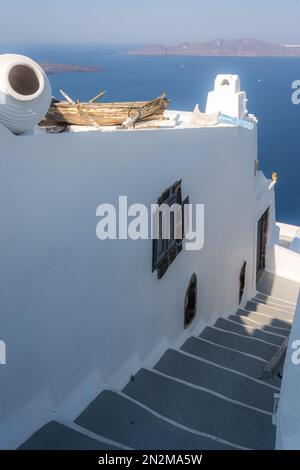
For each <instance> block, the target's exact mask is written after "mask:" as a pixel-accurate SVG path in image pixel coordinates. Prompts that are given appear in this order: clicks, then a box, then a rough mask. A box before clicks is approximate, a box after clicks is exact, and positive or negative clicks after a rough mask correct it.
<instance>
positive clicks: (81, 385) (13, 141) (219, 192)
mask: <svg viewBox="0 0 300 470" xmlns="http://www.w3.org/2000/svg"><path fill="white" fill-rule="evenodd" d="M256 158H257V155H256V130H254V131H253V132H252V131H247V130H245V129H241V128H235V127H223V128H215V129H213V128H208V129H205V128H202V129H178V130H176V129H175V130H155V131H149V130H148V131H135V132H126V131H124V132H112V133H98V132H83V133H77V134H60V135H35V136H23V137H15V136H12V135H11V134H9V133H8V132H7V131H6V130H5V129H4V128H2V127H1V128H0V175H1V176H0V177H1V184H0V213H1V230H0V302H1V309H0V338H1V339H3V340H4V341H5V342H6V345H7V365H6V366H1V367H0V383H1V385H0V404H1V405H0V446H1V447H14V446H16V445H18V444H19V443H20V442H21V441H22V440H23V439H24V438H25V437H26V436H28V435H29V434H30V433H31V432H32V431H34V430H35V429H36V428H37V427H38V426H39V425H41V424H43V423H44V422H46V421H48V420H49V419H53V418H55V417H56V416H57V415H58V416H64V417H66V418H67V419H72V418H74V417H75V416H76V415H77V414H78V413H79V412H80V411H81V410H82V409H83V407H84V406H85V405H86V404H87V403H89V401H90V400H92V399H93V398H94V397H95V396H96V395H97V393H99V391H100V390H101V388H102V387H104V386H105V385H107V384H108V385H111V386H114V387H121V386H123V385H124V384H125V383H126V381H127V380H128V379H129V377H130V374H132V373H135V372H136V371H137V370H138V368H140V367H141V366H142V365H152V364H153V363H154V361H155V360H156V359H157V358H158V357H159V356H160V354H162V352H163V351H164V350H165V349H166V348H167V347H168V346H169V345H179V344H181V343H182V342H183V341H184V339H185V338H186V337H188V336H190V335H192V334H194V333H195V334H198V333H199V332H200V331H201V329H202V328H203V327H204V326H205V325H207V324H209V323H213V322H214V321H215V319H216V318H217V317H218V316H220V315H228V314H231V313H233V312H235V311H236V309H237V307H238V293H239V274H240V269H241V267H242V264H243V262H244V260H246V261H247V283H246V292H245V297H244V299H245V300H246V298H247V297H249V296H250V295H251V294H252V292H253V290H254V278H255V276H254V271H253V265H254V260H255V240H256V226H255V223H256V219H257V214H256V209H255V205H256V203H255V177H254V161H255V159H256ZM179 178H182V189H183V196H185V195H189V196H190V202H191V203H204V204H205V246H204V249H203V250H202V251H200V252H186V251H185V252H182V253H181V254H180V255H179V257H178V258H177V259H176V260H175V262H174V263H173V264H172V265H171V267H170V268H169V270H168V272H167V274H166V275H165V277H164V278H163V279H162V280H160V281H159V280H157V276H156V274H155V273H154V274H152V272H151V256H152V243H151V241H113V240H112V241H99V240H98V239H97V238H96V224H97V218H96V207H97V206H98V204H100V203H102V202H108V203H113V204H114V203H117V201H118V196H119V195H128V197H129V201H128V202H129V203H134V202H141V203H146V204H149V205H150V204H151V203H155V202H156V200H157V198H158V196H160V194H161V193H162V191H163V190H164V189H165V188H166V187H167V186H169V185H170V184H172V183H173V182H175V181H176V180H177V179H179ZM193 272H196V273H197V275H198V313H197V318H196V321H195V322H194V323H193V325H192V326H191V327H190V328H189V329H188V330H187V331H185V332H184V330H183V303H184V296H185V292H186V289H187V287H188V282H189V279H190V276H191V275H192V273H193Z"/></svg>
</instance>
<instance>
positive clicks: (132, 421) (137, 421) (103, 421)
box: [76, 390, 232, 450]
mask: <svg viewBox="0 0 300 470" xmlns="http://www.w3.org/2000/svg"><path fill="white" fill-rule="evenodd" d="M171 419H172V416H171ZM76 423H77V424H79V425H80V426H82V427H85V428H86V429H89V430H90V431H92V432H94V433H97V434H101V435H103V436H106V437H107V438H110V439H114V440H118V441H119V442H122V443H123V444H126V445H127V446H129V447H131V448H134V449H144V450H146V449H151V450H159V449H169V450H171V449H183V450H188V449H189V450H192V449H205V450H209V449H219V450H225V449H232V447H230V446H229V445H226V444H223V443H222V442H217V441H215V440H212V439H210V438H207V437H205V436H201V435H199V434H197V433H195V432H190V431H188V430H187V429H184V428H183V427H180V426H176V425H174V424H172V423H171V422H169V421H168V420H165V419H162V418H161V417H159V416H157V415H156V414H153V413H152V412H151V411H149V410H147V409H146V408H145V407H143V406H139V405H138V404H136V403H134V402H133V401H131V400H130V399H128V398H127V397H126V396H123V395H120V394H117V393H115V392H112V391H109V390H105V391H104V392H102V393H101V394H100V395H99V396H98V397H97V398H96V399H95V400H94V401H93V402H92V403H91V404H90V405H89V406H88V407H87V408H86V409H85V410H84V411H83V412H82V413H81V414H80V416H79V417H78V418H77V419H76Z"/></svg>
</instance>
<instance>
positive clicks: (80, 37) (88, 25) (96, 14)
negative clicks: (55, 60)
mask: <svg viewBox="0 0 300 470" xmlns="http://www.w3.org/2000/svg"><path fill="white" fill-rule="evenodd" d="M0 1H1V16H2V21H1V28H0V43H68V44H69V43H87V44H88V43H107V44H113V43H115V44H122V43H124V44H126V43H127V44H128V43H136V44H138V43H141V44H142V43H149V42H151V43H157V42H159V43H165V44H174V43H179V42H185V41H187V42H188V41H203V40H208V39H214V38H242V37H248V38H249V37H254V38H257V39H263V40H267V41H271V42H277V43H286V44H300V27H299V25H300V0H151V1H148V0H14V1H13V2H10V1H9V0H0Z"/></svg>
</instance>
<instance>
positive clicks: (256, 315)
mask: <svg viewBox="0 0 300 470" xmlns="http://www.w3.org/2000/svg"><path fill="white" fill-rule="evenodd" d="M236 316H241V317H243V318H249V320H254V321H256V322H258V323H261V324H262V325H269V326H276V327H279V328H286V329H289V330H290V329H291V326H292V324H291V322H288V321H287V320H280V319H278V318H271V317H270V316H269V315H268V316H266V315H265V314H262V313H261V312H249V311H247V310H243V309H239V310H238V311H237V312H236Z"/></svg>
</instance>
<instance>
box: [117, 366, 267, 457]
mask: <svg viewBox="0 0 300 470" xmlns="http://www.w3.org/2000/svg"><path fill="white" fill-rule="evenodd" d="M195 387H196V386H190V385H187V384H185V383H180V382H178V381H175V380H173V379H171V378H169V377H165V376H162V375H160V374H159V373H156V372H153V371H149V370H145V369H142V370H140V372H138V374H137V375H136V376H135V378H134V380H133V381H132V382H130V383H129V384H128V385H127V386H126V387H125V389H124V393H125V394H127V395H128V396H130V397H132V398H134V399H135V400H138V401H139V402H141V403H143V404H144V405H146V406H148V407H150V408H152V409H153V410H155V411H156V412H157V413H160V414H162V415H164V416H167V417H168V418H170V419H173V420H175V421H176V422H178V423H180V424H182V425H184V426H188V427H190V428H193V429H196V430H199V431H201V432H206V433H209V434H211V435H214V436H216V437H219V438H222V439H226V440H227V441H230V442H232V443H235V444H237V445H240V446H244V447H246V448H252V449H274V443H275V428H274V427H273V426H272V416H271V414H268V413H267V412H261V411H258V410H256V409H250V408H248V407H246V406H243V405H241V404H238V403H235V402H232V401H230V400H229V399H224V398H222V397H220V396H218V395H216V394H212V393H208V392H207V391H203V390H200V389H197V388H195Z"/></svg>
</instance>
